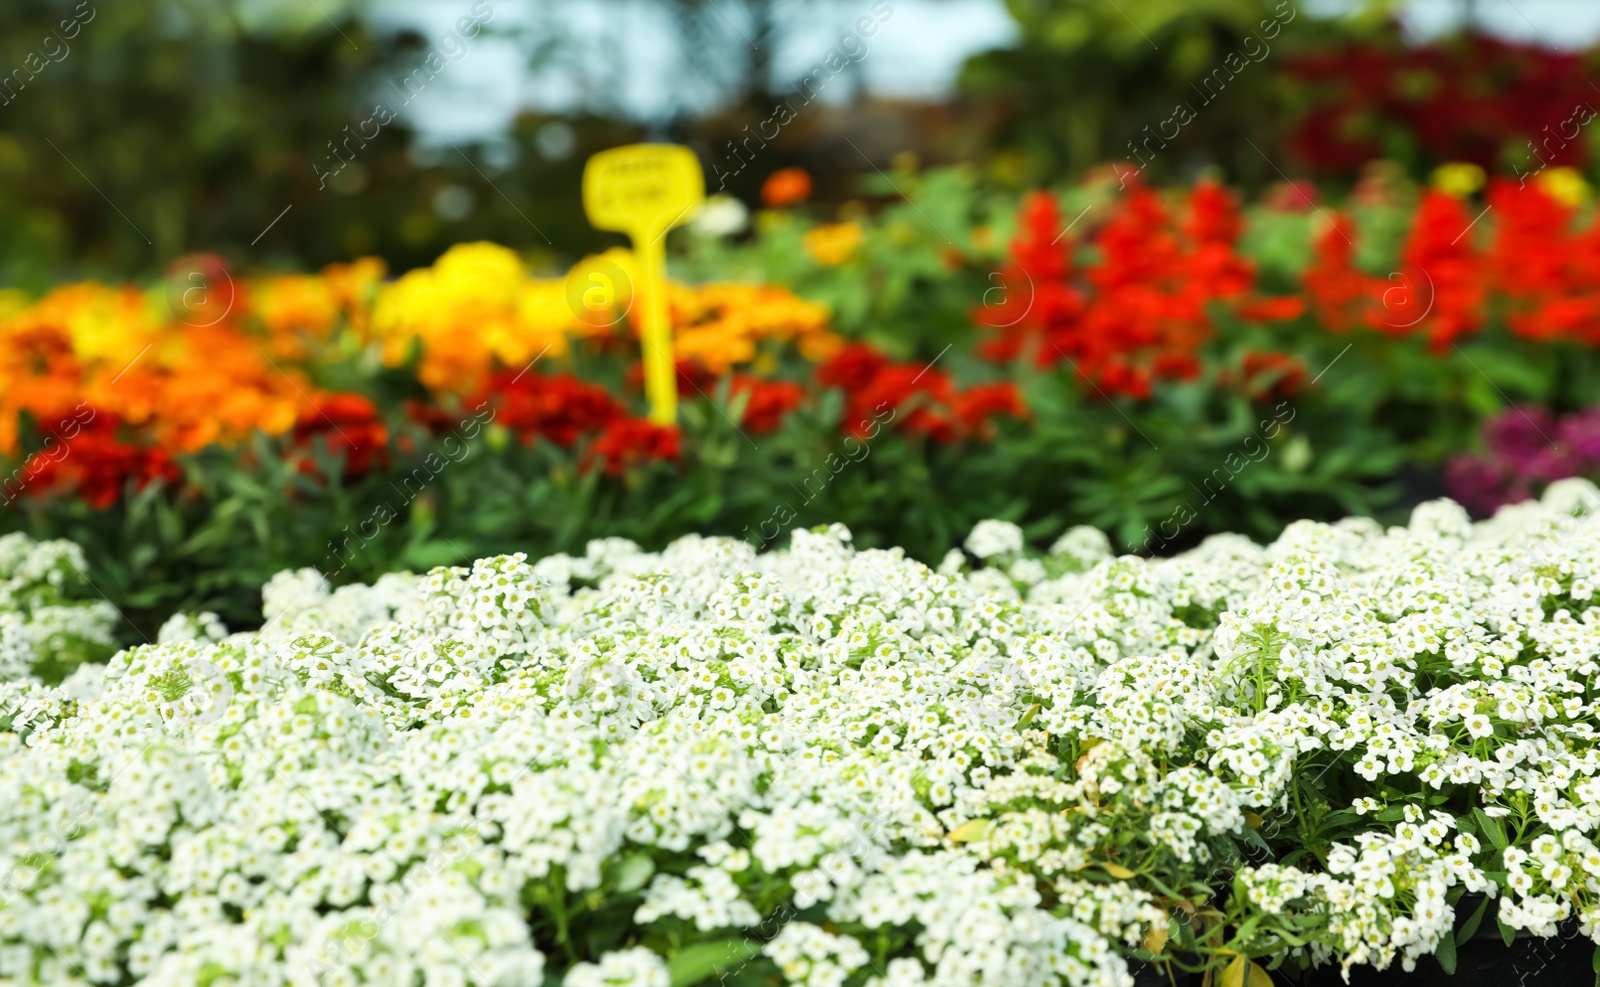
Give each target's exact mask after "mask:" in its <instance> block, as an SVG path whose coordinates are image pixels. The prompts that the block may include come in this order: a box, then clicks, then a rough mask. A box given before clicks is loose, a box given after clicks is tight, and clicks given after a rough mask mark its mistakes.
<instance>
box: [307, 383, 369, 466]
mask: <svg viewBox="0 0 1600 987" xmlns="http://www.w3.org/2000/svg"><path fill="white" fill-rule="evenodd" d="M293 438H294V444H295V446H296V447H297V448H300V449H307V448H310V447H311V446H312V444H313V443H314V442H317V441H320V442H322V443H324V444H325V445H326V446H327V449H328V452H329V453H331V454H333V455H335V456H341V457H343V459H344V474H345V476H347V477H357V476H362V475H364V474H365V473H366V472H367V471H368V470H370V469H372V467H373V466H374V465H378V464H381V463H382V462H384V461H386V459H387V456H388V443H389V430H388V429H387V428H385V427H384V424H383V422H382V421H381V420H380V419H379V418H378V410H377V408H375V407H374V406H373V404H372V402H371V401H369V400H368V399H367V398H365V397H363V396H361V395H360V394H324V395H321V396H319V397H317V398H316V399H314V400H313V401H312V402H311V406H310V407H308V408H305V409H304V410H302V411H301V412H300V415H299V417H297V418H296V419H295V423H294V432H293ZM300 471H301V472H302V473H315V472H316V471H317V466H316V463H314V462H312V461H311V460H310V459H307V460H304V461H302V462H301V464H300Z"/></svg>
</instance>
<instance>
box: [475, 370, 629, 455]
mask: <svg viewBox="0 0 1600 987" xmlns="http://www.w3.org/2000/svg"><path fill="white" fill-rule="evenodd" d="M467 403H468V404H469V405H470V406H472V407H477V406H478V405H480V404H484V403H487V404H488V405H489V406H490V407H493V408H494V409H495V419H494V420H495V424H497V425H503V426H505V427H506V428H508V429H510V430H511V431H512V432H515V433H516V435H517V438H518V439H520V440H521V441H522V444H523V445H532V444H533V443H534V442H535V441H536V440H538V439H541V438H543V439H547V440H549V441H551V442H554V443H555V444H556V445H558V446H561V447H563V448H570V447H571V446H572V445H573V444H574V443H576V442H577V441H578V438H579V437H580V436H583V435H587V434H590V433H592V432H598V431H601V430H602V429H604V428H605V427H606V426H607V425H609V424H610V423H612V422H614V421H616V420H618V419H620V418H622V417H623V416H624V415H625V414H626V412H625V411H624V410H623V407H622V405H621V404H619V403H618V402H617V401H616V399H614V398H613V397H612V396H611V395H610V394H609V393H607V391H606V389H605V388H603V387H599V386H596V385H594V384H586V383H584V382H583V381H581V380H578V379H577V378H576V377H573V376H571V375H570V374H554V375H551V376H548V377H547V376H544V375H542V374H532V373H522V374H513V373H512V372H511V371H501V372H500V373H497V374H494V375H493V376H491V377H490V378H489V382H488V384H487V385H486V386H485V387H484V388H483V390H481V391H479V392H478V393H477V394H474V395H473V396H472V397H471V398H469V399H468V400H467Z"/></svg>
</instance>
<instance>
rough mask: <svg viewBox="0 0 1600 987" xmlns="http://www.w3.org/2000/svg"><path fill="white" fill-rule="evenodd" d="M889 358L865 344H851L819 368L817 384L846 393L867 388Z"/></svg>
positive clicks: (886, 364) (887, 363) (887, 362)
mask: <svg viewBox="0 0 1600 987" xmlns="http://www.w3.org/2000/svg"><path fill="white" fill-rule="evenodd" d="M888 365H889V358H888V357H886V356H884V355H883V354H882V353H879V352H878V351H877V350H875V349H873V348H872V347H870V346H867V345H865V344H864V343H851V344H850V345H848V346H846V347H845V348H844V349H842V350H840V351H839V352H838V353H835V354H834V355H833V356H832V357H831V358H830V359H828V360H827V361H826V362H824V363H823V364H821V365H820V366H818V367H817V371H816V374H817V383H819V384H821V385H822V386H824V387H837V388H839V389H840V390H841V391H844V392H845V393H847V394H848V393H849V392H851V391H856V390H860V389H861V388H863V387H865V386H867V384H868V383H869V382H870V381H871V380H872V378H874V377H876V376H877V375H878V371H880V370H882V369H883V368H884V367H886V366H888Z"/></svg>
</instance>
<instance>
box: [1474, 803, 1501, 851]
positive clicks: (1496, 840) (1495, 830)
mask: <svg viewBox="0 0 1600 987" xmlns="http://www.w3.org/2000/svg"><path fill="white" fill-rule="evenodd" d="M1472 818H1473V819H1474V820H1476V821H1477V823H1478V828H1479V829H1481V830H1483V835H1485V836H1487V837H1488V838H1489V842H1490V843H1493V844H1494V848H1495V849H1496V850H1504V849H1505V848H1506V831H1505V830H1504V829H1503V828H1502V827H1501V826H1500V820H1498V819H1495V818H1493V817H1491V816H1490V815H1489V814H1488V813H1486V812H1484V811H1483V810H1482V809H1473V810H1472Z"/></svg>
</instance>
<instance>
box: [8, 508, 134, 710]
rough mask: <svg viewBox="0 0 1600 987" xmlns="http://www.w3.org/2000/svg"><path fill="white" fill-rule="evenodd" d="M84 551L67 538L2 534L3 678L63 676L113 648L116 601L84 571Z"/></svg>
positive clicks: (100, 658) (54, 678) (56, 679)
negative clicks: (98, 592) (98, 591)
mask: <svg viewBox="0 0 1600 987" xmlns="http://www.w3.org/2000/svg"><path fill="white" fill-rule="evenodd" d="M86 569H87V566H86V564H85V562H84V558H83V551H82V550H81V549H80V548H78V546H76V545H74V544H72V543H71V542H68V541H61V540H53V541H35V540H34V539H32V538H30V537H28V536H27V535H25V534H22V533H20V532H14V533H12V534H8V535H0V681H13V680H17V679H21V678H25V677H33V678H37V679H40V680H43V681H49V682H59V681H60V680H61V679H62V678H63V677H64V676H65V675H66V674H67V673H68V672H70V671H71V670H72V669H73V668H75V667H76V666H78V665H80V664H82V663H83V662H85V661H104V660H105V659H106V658H108V657H110V656H111V653H112V651H113V650H115V648H114V645H113V638H112V628H113V627H114V625H115V623H116V619H117V613H116V610H115V608H114V607H112V605H111V604H110V603H108V602H106V601H105V599H103V598H95V599H86V597H93V596H94V595H95V594H94V592H93V589H92V588H91V587H90V586H89V582H88V577H87V576H85V575H84V573H85V571H86Z"/></svg>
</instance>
